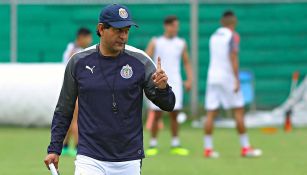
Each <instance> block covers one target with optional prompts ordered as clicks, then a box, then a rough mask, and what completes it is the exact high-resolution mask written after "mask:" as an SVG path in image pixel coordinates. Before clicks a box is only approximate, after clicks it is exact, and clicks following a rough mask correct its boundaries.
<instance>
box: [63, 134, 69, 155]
mask: <svg viewBox="0 0 307 175" xmlns="http://www.w3.org/2000/svg"><path fill="white" fill-rule="evenodd" d="M70 136H71V129H70V128H69V129H68V131H67V133H66V136H65V139H64V141H63V149H62V155H63V156H65V155H68V153H69V140H70Z"/></svg>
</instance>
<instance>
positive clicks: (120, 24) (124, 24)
mask: <svg viewBox="0 0 307 175" xmlns="http://www.w3.org/2000/svg"><path fill="white" fill-rule="evenodd" d="M108 24H109V25H110V26H112V27H114V28H124V27H128V26H135V27H139V26H138V25H137V24H136V23H135V22H133V21H115V22H108Z"/></svg>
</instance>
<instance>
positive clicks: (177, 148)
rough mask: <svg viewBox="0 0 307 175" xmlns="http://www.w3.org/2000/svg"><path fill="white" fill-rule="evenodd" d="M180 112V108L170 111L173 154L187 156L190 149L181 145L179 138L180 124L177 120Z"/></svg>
mask: <svg viewBox="0 0 307 175" xmlns="http://www.w3.org/2000/svg"><path fill="white" fill-rule="evenodd" d="M178 114H179V111H178V110H175V111H173V112H170V113H169V115H170V125H171V128H170V129H171V135H172V140H171V154H175V155H180V156H187V155H189V151H188V150H187V149H185V148H183V147H181V144H180V139H179V124H178V122H177V116H178Z"/></svg>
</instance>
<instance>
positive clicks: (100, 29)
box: [96, 23, 104, 36]
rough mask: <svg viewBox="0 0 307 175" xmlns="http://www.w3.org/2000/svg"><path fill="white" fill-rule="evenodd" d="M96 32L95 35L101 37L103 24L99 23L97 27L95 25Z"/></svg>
mask: <svg viewBox="0 0 307 175" xmlns="http://www.w3.org/2000/svg"><path fill="white" fill-rule="evenodd" d="M96 29H97V30H96V31H97V35H98V36H101V35H102V33H103V31H104V27H103V24H101V23H99V24H98V25H97V28H96Z"/></svg>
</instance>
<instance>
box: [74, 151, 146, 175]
mask: <svg viewBox="0 0 307 175" xmlns="http://www.w3.org/2000/svg"><path fill="white" fill-rule="evenodd" d="M141 165H142V160H132V161H124V162H107V161H100V160H96V159H93V158H90V157H87V156H83V155H77V158H76V160H75V175H141Z"/></svg>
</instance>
